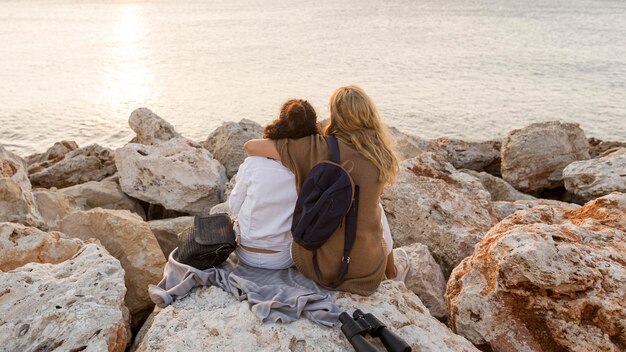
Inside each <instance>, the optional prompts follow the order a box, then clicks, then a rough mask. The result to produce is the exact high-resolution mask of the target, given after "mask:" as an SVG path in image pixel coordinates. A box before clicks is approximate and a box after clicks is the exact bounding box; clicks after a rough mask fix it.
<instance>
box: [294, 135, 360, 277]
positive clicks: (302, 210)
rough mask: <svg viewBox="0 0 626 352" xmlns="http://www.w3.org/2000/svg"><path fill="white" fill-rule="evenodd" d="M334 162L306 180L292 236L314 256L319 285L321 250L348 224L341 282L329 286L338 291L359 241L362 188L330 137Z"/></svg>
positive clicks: (322, 164)
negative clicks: (343, 163) (353, 249)
mask: <svg viewBox="0 0 626 352" xmlns="http://www.w3.org/2000/svg"><path fill="white" fill-rule="evenodd" d="M326 142H327V143H328V147H329V149H330V160H324V161H320V162H319V163H317V164H316V165H315V166H314V167H313V168H312V169H311V172H309V174H308V176H307V177H306V178H305V179H304V182H303V183H302V187H301V189H300V193H299V194H298V199H297V201H296V208H295V210H294V214H293V223H292V226H291V232H292V234H293V239H294V241H296V243H298V244H299V245H300V246H302V247H304V248H306V249H308V250H310V251H312V252H313V268H314V269H315V274H316V275H317V279H318V280H317V281H318V282H319V283H321V284H323V285H324V283H322V282H321V280H322V278H321V273H320V269H319V264H318V261H317V249H318V248H319V247H321V246H322V245H323V244H324V243H325V242H326V241H327V240H328V239H329V238H330V236H332V234H333V233H334V232H335V231H336V230H337V228H339V226H341V225H342V223H344V225H345V226H344V228H345V240H344V248H343V257H342V258H341V267H340V268H339V273H338V274H337V278H336V279H335V280H334V281H332V282H330V283H328V284H325V285H327V286H330V287H337V286H339V285H340V284H341V283H342V282H343V277H344V276H345V274H346V273H347V271H348V264H349V263H350V251H351V250H352V245H353V244H354V240H355V239H356V224H357V212H358V203H359V186H357V185H355V184H354V181H353V180H352V177H351V176H350V172H349V171H348V170H346V169H345V168H344V167H343V165H341V164H340V158H339V145H338V143H337V138H336V137H335V136H326Z"/></svg>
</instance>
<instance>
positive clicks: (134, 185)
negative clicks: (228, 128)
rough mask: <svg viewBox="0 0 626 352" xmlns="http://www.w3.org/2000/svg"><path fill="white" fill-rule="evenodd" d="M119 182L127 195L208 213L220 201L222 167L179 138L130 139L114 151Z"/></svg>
mask: <svg viewBox="0 0 626 352" xmlns="http://www.w3.org/2000/svg"><path fill="white" fill-rule="evenodd" d="M115 162H116V164H117V167H118V169H119V183H120V186H122V190H123V191H124V193H126V194H127V195H129V196H131V197H134V198H137V199H140V200H143V201H146V202H149V203H154V204H161V205H163V207H165V208H166V209H170V210H175V211H179V212H185V213H188V214H192V215H203V214H208V212H209V210H210V209H211V207H212V206H214V205H216V204H218V203H221V202H222V199H223V196H224V183H225V182H226V176H225V174H224V167H223V166H222V165H221V164H220V163H219V162H218V161H217V160H215V159H213V157H212V155H211V153H209V151H208V150H206V149H204V148H202V147H201V146H200V145H197V144H195V143H191V142H189V141H187V140H185V139H182V138H175V139H171V140H169V141H167V142H163V143H160V144H157V145H151V146H150V145H143V144H134V143H130V144H127V145H126V146H124V147H122V148H119V149H117V150H116V151H115Z"/></svg>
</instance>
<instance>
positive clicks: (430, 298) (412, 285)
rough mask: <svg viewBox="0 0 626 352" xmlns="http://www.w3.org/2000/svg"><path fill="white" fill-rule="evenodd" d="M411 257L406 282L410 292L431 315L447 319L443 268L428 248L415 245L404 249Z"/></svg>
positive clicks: (419, 244)
mask: <svg viewBox="0 0 626 352" xmlns="http://www.w3.org/2000/svg"><path fill="white" fill-rule="evenodd" d="M402 248H403V249H404V250H405V251H406V252H407V254H408V255H409V271H408V273H407V276H406V279H405V280H404V282H405V284H406V287H407V288H408V289H409V291H411V292H413V293H415V294H416V295H417V296H418V297H419V298H420V300H421V301H422V302H423V303H424V305H425V306H426V308H428V311H429V313H430V315H432V316H433V317H435V318H438V319H445V318H446V314H447V312H446V304H445V301H444V299H443V295H444V293H445V290H446V279H445V278H444V277H443V272H442V271H441V267H440V266H439V264H437V262H436V261H435V258H433V256H432V255H431V254H430V251H429V250H428V247H426V246H425V245H423V244H421V243H413V244H411V245H408V246H405V247H402Z"/></svg>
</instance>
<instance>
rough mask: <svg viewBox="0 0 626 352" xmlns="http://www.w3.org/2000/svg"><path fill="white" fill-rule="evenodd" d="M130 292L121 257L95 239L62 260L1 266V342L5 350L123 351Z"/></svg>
mask: <svg viewBox="0 0 626 352" xmlns="http://www.w3.org/2000/svg"><path fill="white" fill-rule="evenodd" d="M32 230H33V231H36V230H35V229H32ZM32 235H34V236H37V237H39V234H38V233H36V232H32ZM55 236H57V235H54V234H51V235H50V237H52V238H53V237H55ZM23 240H24V243H26V244H32V243H33V242H37V241H38V239H37V240H35V241H31V240H29V239H23ZM78 242H80V241H78ZM20 245H21V244H20ZM41 249H42V248H41V247H36V248H34V250H35V251H38V252H39V251H40V250H41ZM43 250H44V251H45V248H44V249H43ZM125 292H126V288H125V287H124V270H122V267H121V266H120V262H119V261H118V260H117V259H115V258H113V257H112V256H111V255H109V254H108V253H107V251H106V250H105V249H104V248H103V247H101V246H100V245H98V244H96V243H90V244H82V242H81V246H80V247H79V250H78V252H76V254H75V255H74V256H72V257H70V258H65V259H63V261H62V262H60V263H56V260H54V261H53V263H52V264H49V263H47V264H40V263H30V264H27V265H25V266H22V267H20V268H17V269H14V270H12V271H9V272H0V297H1V299H0V311H2V315H1V316H0V345H1V346H2V348H3V351H52V350H54V351H111V352H122V351H124V350H125V348H126V345H127V342H129V341H130V331H129V329H128V309H127V308H126V307H125V306H124V294H125Z"/></svg>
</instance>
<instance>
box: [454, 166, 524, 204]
mask: <svg viewBox="0 0 626 352" xmlns="http://www.w3.org/2000/svg"><path fill="white" fill-rule="evenodd" d="M461 171H463V172H466V173H468V174H470V175H472V176H474V177H476V178H477V179H479V180H480V183H482V184H483V186H484V187H485V189H486V190H487V191H488V192H489V194H490V195H491V200H492V201H494V202H495V201H509V202H514V201H516V200H532V199H535V197H533V196H531V195H528V194H525V193H522V192H520V191H518V190H516V189H515V188H514V187H513V186H511V185H510V184H508V183H507V182H506V181H505V180H503V179H501V178H499V177H496V176H493V175H491V174H489V173H487V172H484V171H483V172H478V171H474V170H461Z"/></svg>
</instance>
